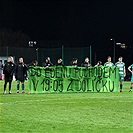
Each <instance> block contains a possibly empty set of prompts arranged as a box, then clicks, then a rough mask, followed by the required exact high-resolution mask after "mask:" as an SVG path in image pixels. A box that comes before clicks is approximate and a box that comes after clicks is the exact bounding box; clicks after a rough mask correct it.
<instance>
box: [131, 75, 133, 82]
mask: <svg viewBox="0 0 133 133" xmlns="http://www.w3.org/2000/svg"><path fill="white" fill-rule="evenodd" d="M131 82H133V74H132V77H131Z"/></svg>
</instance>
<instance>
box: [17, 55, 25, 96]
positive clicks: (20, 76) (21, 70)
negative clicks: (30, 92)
mask: <svg viewBox="0 0 133 133" xmlns="http://www.w3.org/2000/svg"><path fill="white" fill-rule="evenodd" d="M15 78H16V80H17V93H19V88H20V83H21V84H22V93H24V81H25V80H26V78H27V66H26V65H25V64H24V62H23V58H19V62H18V64H17V65H16V68H15Z"/></svg>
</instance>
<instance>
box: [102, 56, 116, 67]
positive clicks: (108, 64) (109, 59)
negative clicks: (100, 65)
mask: <svg viewBox="0 0 133 133" xmlns="http://www.w3.org/2000/svg"><path fill="white" fill-rule="evenodd" d="M104 66H114V64H113V63H112V62H111V57H110V56H108V58H107V62H106V63H105V64H104Z"/></svg>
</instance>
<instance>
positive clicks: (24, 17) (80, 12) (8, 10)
mask: <svg viewBox="0 0 133 133" xmlns="http://www.w3.org/2000/svg"><path fill="white" fill-rule="evenodd" d="M1 2H2V4H0V6H1V10H2V11H1V14H0V28H3V27H6V28H11V29H13V30H15V31H16V30H22V31H23V32H24V33H26V34H28V35H29V36H30V38H31V39H33V40H45V41H49V40H57V41H58V40H63V41H80V42H89V43H91V45H93V44H95V45H96V44H97V45H99V44H101V43H103V44H104V43H105V44H106V43H108V41H109V39H110V38H112V37H113V38H115V39H116V40H118V41H121V42H124V43H127V44H128V45H131V44H132V43H133V39H132V35H133V1H132V0H119V1H118V0H86V1H84V0H81V1H74V0H71V1H69V0H66V1H63V0H53V1H52V0H26V1H24V0H21V1H20V0H7V1H6V0H3V1H1Z"/></svg>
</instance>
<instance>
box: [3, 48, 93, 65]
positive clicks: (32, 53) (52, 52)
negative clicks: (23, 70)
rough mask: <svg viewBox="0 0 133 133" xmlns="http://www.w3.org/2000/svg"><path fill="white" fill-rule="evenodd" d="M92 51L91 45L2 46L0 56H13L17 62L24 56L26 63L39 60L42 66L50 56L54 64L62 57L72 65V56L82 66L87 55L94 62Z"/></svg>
mask: <svg viewBox="0 0 133 133" xmlns="http://www.w3.org/2000/svg"><path fill="white" fill-rule="evenodd" d="M91 53H92V52H91V46H90V47H82V48H65V47H63V46H62V47H60V48H22V47H4V46H1V47H0V56H5V57H8V56H13V57H14V58H15V62H17V61H18V58H19V57H23V58H24V62H25V63H26V64H28V63H31V62H32V61H34V60H38V62H39V65H40V66H41V65H42V64H43V63H44V60H45V58H46V57H48V56H49V57H50V58H51V62H52V63H53V64H56V63H57V59H58V58H62V59H63V61H64V64H65V65H70V62H71V60H72V58H77V59H78V65H79V66H80V64H81V63H82V62H83V61H84V58H85V57H89V58H90V62H92V59H91V57H92V56H91Z"/></svg>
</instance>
